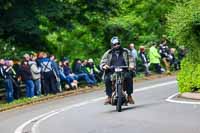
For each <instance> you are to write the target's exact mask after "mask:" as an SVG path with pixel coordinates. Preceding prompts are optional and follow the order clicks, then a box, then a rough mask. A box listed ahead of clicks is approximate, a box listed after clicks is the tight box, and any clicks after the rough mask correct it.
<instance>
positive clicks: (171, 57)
mask: <svg viewBox="0 0 200 133" xmlns="http://www.w3.org/2000/svg"><path fill="white" fill-rule="evenodd" d="M175 51H176V49H175V48H170V52H169V57H168V58H169V59H168V60H169V61H170V66H171V67H173V68H174V70H179V69H180V67H179V64H178V60H177V59H176V57H175Z"/></svg>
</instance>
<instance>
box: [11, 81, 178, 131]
mask: <svg viewBox="0 0 200 133" xmlns="http://www.w3.org/2000/svg"><path fill="white" fill-rule="evenodd" d="M175 83H177V81H170V82H166V83H161V84H156V85H153V86H148V87H143V88H138V89H136V90H135V91H134V92H141V91H146V90H150V89H153V88H157V87H162V86H166V85H170V84H175ZM103 99H105V96H104V97H99V98H95V99H91V100H87V101H84V102H81V103H78V104H73V105H70V106H67V107H65V108H61V109H57V110H53V111H50V112H48V113H45V114H42V115H39V116H37V117H34V118H33V119H31V120H28V121H26V122H25V123H23V124H22V125H20V126H19V127H18V128H17V129H16V130H15V132H14V133H23V129H24V128H25V127H26V126H27V125H29V124H31V123H33V122H35V123H34V124H33V126H32V128H31V131H32V133H39V130H38V126H39V124H40V123H41V122H42V121H44V120H46V119H48V118H49V117H52V116H54V115H56V114H59V113H61V112H64V111H67V110H70V109H72V108H76V107H81V106H84V105H87V104H90V103H95V102H98V101H101V100H103Z"/></svg>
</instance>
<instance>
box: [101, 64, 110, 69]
mask: <svg viewBox="0 0 200 133" xmlns="http://www.w3.org/2000/svg"><path fill="white" fill-rule="evenodd" d="M102 68H103V69H104V70H107V69H109V68H110V67H109V66H108V65H107V64H105V65H104V66H103V67H102Z"/></svg>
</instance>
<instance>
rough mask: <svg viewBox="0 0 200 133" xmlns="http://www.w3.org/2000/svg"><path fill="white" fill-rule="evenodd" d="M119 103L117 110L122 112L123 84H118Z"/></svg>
mask: <svg viewBox="0 0 200 133" xmlns="http://www.w3.org/2000/svg"><path fill="white" fill-rule="evenodd" d="M117 96H118V97H117V105H116V110H117V111H118V112H121V110H122V88H121V85H118V86H117Z"/></svg>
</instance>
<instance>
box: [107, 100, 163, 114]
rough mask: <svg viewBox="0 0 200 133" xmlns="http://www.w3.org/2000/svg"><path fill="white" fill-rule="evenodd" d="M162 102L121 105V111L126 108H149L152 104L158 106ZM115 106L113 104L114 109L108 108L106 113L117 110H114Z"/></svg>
mask: <svg viewBox="0 0 200 133" xmlns="http://www.w3.org/2000/svg"><path fill="white" fill-rule="evenodd" d="M163 103H164V102H153V103H146V104H138V105H137V104H136V105H129V106H123V107H122V112H123V111H127V110H138V109H144V108H145V109H146V108H149V107H153V106H158V105H161V104H163ZM115 108H116V107H115V106H113V109H114V110H110V111H108V112H107V113H112V112H117V111H116V110H115Z"/></svg>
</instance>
